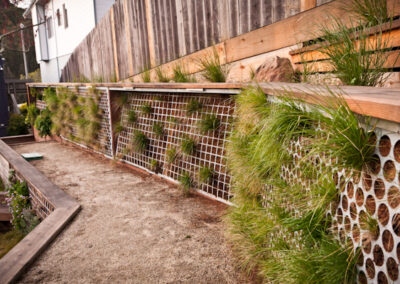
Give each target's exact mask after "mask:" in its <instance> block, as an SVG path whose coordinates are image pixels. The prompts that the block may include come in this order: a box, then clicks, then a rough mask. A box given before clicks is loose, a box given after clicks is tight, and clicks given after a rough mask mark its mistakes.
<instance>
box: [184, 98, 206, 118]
mask: <svg viewBox="0 0 400 284" xmlns="http://www.w3.org/2000/svg"><path fill="white" fill-rule="evenodd" d="M202 108H203V104H202V103H201V102H199V101H198V100H196V99H191V100H190V101H189V102H188V103H187V105H186V114H187V115H188V116H190V115H192V114H194V113H196V112H199V111H201V109H202Z"/></svg>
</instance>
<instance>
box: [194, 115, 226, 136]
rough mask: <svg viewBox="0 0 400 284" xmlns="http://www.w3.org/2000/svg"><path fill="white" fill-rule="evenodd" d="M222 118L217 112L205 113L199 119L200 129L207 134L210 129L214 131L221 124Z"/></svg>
mask: <svg viewBox="0 0 400 284" xmlns="http://www.w3.org/2000/svg"><path fill="white" fill-rule="evenodd" d="M220 123H221V122H220V120H219V118H218V117H217V116H216V115H215V114H209V115H205V116H204V117H203V118H202V119H201V120H200V121H199V129H200V131H201V132H202V133H203V134H205V133H207V132H209V131H214V130H216V129H217V128H218V127H219V126H220Z"/></svg>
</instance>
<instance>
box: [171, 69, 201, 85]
mask: <svg viewBox="0 0 400 284" xmlns="http://www.w3.org/2000/svg"><path fill="white" fill-rule="evenodd" d="M173 73H174V76H173V77H172V79H173V80H174V81H175V82H176V83H194V82H196V80H195V79H194V77H192V76H191V75H189V74H187V73H186V71H185V70H184V68H183V67H182V66H181V65H175V67H174V69H173Z"/></svg>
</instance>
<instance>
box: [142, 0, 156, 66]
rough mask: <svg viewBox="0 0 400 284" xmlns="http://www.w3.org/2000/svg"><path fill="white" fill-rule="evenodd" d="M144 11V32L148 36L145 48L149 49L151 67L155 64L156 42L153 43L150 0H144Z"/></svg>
mask: <svg viewBox="0 0 400 284" xmlns="http://www.w3.org/2000/svg"><path fill="white" fill-rule="evenodd" d="M144 6H145V7H144V8H145V11H146V16H145V19H146V32H147V36H148V40H147V48H148V50H149V57H150V65H151V66H152V67H154V66H156V49H157V47H156V43H155V40H156V39H155V36H154V30H155V28H154V21H153V11H152V6H151V1H150V0H145V5H144ZM143 24H144V23H143Z"/></svg>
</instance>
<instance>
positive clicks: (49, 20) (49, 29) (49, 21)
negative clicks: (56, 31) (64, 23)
mask: <svg viewBox="0 0 400 284" xmlns="http://www.w3.org/2000/svg"><path fill="white" fill-rule="evenodd" d="M52 20H53V19H52V17H51V16H50V17H48V18H47V19H46V27H47V37H48V38H51V37H52V36H53V28H52V26H51V25H52V24H53V21H52Z"/></svg>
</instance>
